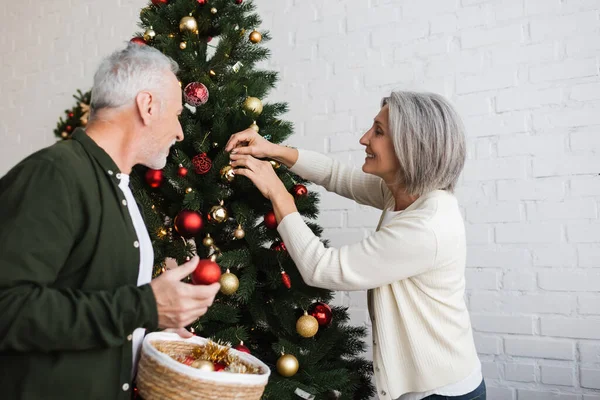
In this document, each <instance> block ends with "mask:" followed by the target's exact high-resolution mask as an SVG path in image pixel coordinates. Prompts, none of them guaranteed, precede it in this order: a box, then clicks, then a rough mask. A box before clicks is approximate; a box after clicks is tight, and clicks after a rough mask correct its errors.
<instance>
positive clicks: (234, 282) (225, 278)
mask: <svg viewBox="0 0 600 400" xmlns="http://www.w3.org/2000/svg"><path fill="white" fill-rule="evenodd" d="M219 283H220V284H221V293H223V294H224V295H227V296H230V295H232V294H234V293H235V292H236V291H237V290H238V288H239V287H240V281H239V279H238V277H237V276H235V274H232V273H231V272H230V271H229V269H228V270H227V272H225V273H224V274H223V275H221V279H219Z"/></svg>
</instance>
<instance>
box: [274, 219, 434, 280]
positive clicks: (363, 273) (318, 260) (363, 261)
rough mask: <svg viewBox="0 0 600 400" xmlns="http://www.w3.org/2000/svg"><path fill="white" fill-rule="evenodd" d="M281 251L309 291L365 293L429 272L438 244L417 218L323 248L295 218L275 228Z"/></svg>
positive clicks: (394, 223)
mask: <svg viewBox="0 0 600 400" xmlns="http://www.w3.org/2000/svg"><path fill="white" fill-rule="evenodd" d="M277 229H278V231H279V234H280V235H281V237H282V239H283V241H284V243H285V245H286V248H287V250H288V252H289V254H290V256H291V257H292V259H293V260H294V262H295V263H296V266H297V267H298V270H299V271H300V274H301V275H302V278H303V279H304V281H305V282H306V284H307V285H309V286H315V287H319V288H325V289H329V290H348V291H353V290H365V289H373V288H376V287H380V286H383V285H386V284H389V283H392V282H395V281H399V280H402V279H406V278H409V277H411V276H415V275H418V274H421V273H423V272H426V271H428V270H431V269H433V268H434V265H435V258H436V252H437V241H436V236H435V233H434V231H433V230H432V229H431V228H430V227H429V226H428V224H427V221H426V220H424V219H421V218H411V217H409V218H404V217H400V218H398V217H397V218H394V219H393V220H392V221H391V222H390V223H389V224H388V225H386V226H384V227H382V228H381V229H380V230H379V231H377V232H375V233H373V234H372V235H370V236H369V237H367V238H365V239H363V240H362V241H360V242H358V243H354V244H351V245H348V246H343V247H341V248H339V249H336V248H326V247H325V246H324V245H323V243H322V242H321V241H320V240H319V238H318V237H317V236H316V235H314V234H313V232H312V231H311V230H310V228H309V227H308V226H307V225H306V223H305V222H304V220H303V219H302V217H301V216H300V214H299V213H297V212H296V213H292V214H289V215H287V216H286V217H285V218H284V219H283V220H282V221H281V223H280V224H279V226H278V227H277Z"/></svg>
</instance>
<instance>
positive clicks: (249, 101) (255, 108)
mask: <svg viewBox="0 0 600 400" xmlns="http://www.w3.org/2000/svg"><path fill="white" fill-rule="evenodd" d="M244 110H246V111H248V112H250V113H253V114H256V115H260V113H261V112H262V110H263V104H262V101H260V99H259V98H257V97H247V98H246V100H245V101H244Z"/></svg>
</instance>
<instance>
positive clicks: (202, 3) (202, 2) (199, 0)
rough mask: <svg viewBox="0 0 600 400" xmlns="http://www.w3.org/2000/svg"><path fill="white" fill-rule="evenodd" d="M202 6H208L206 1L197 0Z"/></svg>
mask: <svg viewBox="0 0 600 400" xmlns="http://www.w3.org/2000/svg"><path fill="white" fill-rule="evenodd" d="M196 1H197V2H198V4H200V5H201V6H203V5H205V4H206V0H196Z"/></svg>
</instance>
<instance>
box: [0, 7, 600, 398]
mask: <svg viewBox="0 0 600 400" xmlns="http://www.w3.org/2000/svg"><path fill="white" fill-rule="evenodd" d="M256 1H257V4H258V6H259V9H258V10H259V12H260V13H261V16H262V17H263V20H264V25H263V27H264V28H266V29H269V30H270V31H271V33H272V35H273V37H274V40H273V41H272V42H271V43H270V48H271V50H272V54H273V57H272V60H271V61H270V62H269V63H268V64H267V65H266V66H267V67H268V68H271V69H274V70H277V71H280V73H281V82H280V86H279V88H278V89H277V90H276V91H275V93H273V94H272V96H271V98H272V99H273V100H282V101H287V102H289V104H290V113H289V114H288V116H287V118H288V119H289V120H291V121H293V122H294V123H295V126H296V133H297V134H296V136H295V137H293V138H292V139H291V140H290V143H291V144H293V145H296V146H299V147H304V148H309V149H312V150H318V151H322V152H326V153H329V154H331V156H333V157H335V158H337V159H340V160H344V161H345V162H350V163H353V164H359V163H360V159H361V157H362V153H361V151H362V150H361V149H362V148H361V146H360V145H359V144H358V138H359V136H360V134H361V133H362V132H363V131H364V130H365V129H367V128H368V126H369V125H370V123H371V120H372V118H373V116H374V115H375V114H376V113H377V111H378V106H379V100H380V98H381V97H382V96H384V95H386V94H387V93H388V92H389V90H390V89H393V88H405V89H415V90H432V91H436V92H439V93H442V94H444V95H446V96H448V97H449V98H450V99H452V101H453V102H454V103H455V104H456V105H457V107H458V109H459V110H460V113H461V114H462V115H463V117H464V120H465V124H466V126H467V128H468V137H469V159H468V162H467V165H466V168H465V172H464V174H463V177H462V179H461V185H460V188H459V190H458V192H457V195H458V197H459V200H460V202H461V205H462V207H463V211H464V215H465V220H466V224H467V237H468V241H469V256H468V265H467V286H468V293H467V298H468V300H469V305H470V308H471V310H472V319H473V327H474V329H475V340H476V344H477V348H478V351H479V353H480V355H481V358H482V361H483V371H484V374H485V375H486V378H487V383H488V388H489V389H488V398H489V399H491V400H504V399H507V400H600V296H599V295H598V292H599V290H600V275H599V274H600V244H599V242H600V221H598V204H599V201H600V178H599V177H598V174H599V173H600V156H599V154H598V152H600V139H599V138H600V135H599V134H600V78H599V76H598V65H599V63H600V60H599V54H600V37H599V34H600V20H599V11H600V0H419V1H413V0H326V1H322V0H321V1H317V0H302V1H299V0H278V1H271V0H256ZM145 3H146V2H145V1H144V0H105V1H102V2H98V1H92V0H78V1H77V2H72V1H69V0H55V1H53V2H44V3H43V4H41V5H39V4H34V3H33V2H32V1H31V0H25V1H21V2H15V1H13V2H8V1H6V2H1V4H0V22H1V23H0V52H1V54H2V60H3V62H2V63H1V64H0V73H1V74H0V76H3V78H2V81H1V82H2V84H1V91H2V93H3V96H2V97H1V98H0V116H1V118H0V140H1V142H0V143H1V145H0V174H3V173H4V172H6V171H7V170H8V168H9V167H10V166H12V165H13V164H15V163H16V162H17V161H18V160H20V159H21V158H23V157H24V156H25V155H27V154H29V153H31V152H32V151H34V150H36V149H38V148H41V147H43V146H45V145H48V144H50V143H52V142H53V141H54V139H53V136H52V133H51V131H52V129H53V128H54V123H55V121H56V119H57V117H58V116H59V115H60V114H61V112H62V111H63V110H64V108H66V107H68V106H70V105H71V104H72V100H71V98H70V95H71V94H72V93H73V92H74V91H75V89H76V88H83V89H86V88H88V87H89V85H90V81H91V73H92V71H93V69H94V67H95V65H96V64H97V62H98V60H99V58H100V56H101V55H104V54H106V53H107V52H109V51H110V50H111V49H113V48H115V47H117V46H120V45H121V43H123V42H124V41H125V40H127V39H128V38H129V37H130V35H131V33H132V32H133V31H135V30H136V29H137V28H136V22H137V18H138V15H139V9H140V8H141V7H142V6H144V5H145ZM67 9H68V10H69V13H68V18H67V14H65V13H64V10H67ZM23 21H26V22H25V23H24V22H23ZM107 21H110V27H109V26H108V24H106V22H107ZM84 43H85V45H84ZM89 43H91V44H89ZM33 111H34V112H33ZM25 116H27V118H28V121H29V123H28V124H27V125H26V126H24V124H23V122H24V117H25ZM312 190H318V189H316V188H314V187H313V188H312ZM320 192H321V193H323V191H322V190H321V191H320ZM321 209H322V213H321V218H320V222H321V224H322V225H323V227H324V228H325V236H326V237H328V238H329V239H331V241H332V245H334V246H342V245H344V244H346V243H350V242H354V241H356V240H360V239H361V238H362V237H364V236H365V235H367V234H368V233H369V232H371V231H372V230H373V228H374V224H375V223H376V220H377V217H378V214H377V212H375V211H373V210H370V209H368V208H365V207H359V206H357V205H355V204H354V203H352V202H351V201H347V200H342V199H340V198H339V197H337V196H335V195H332V194H327V193H324V194H323V201H322V207H321ZM336 298H337V300H336V301H337V303H338V304H344V305H347V306H349V307H350V312H351V316H352V319H353V322H354V323H355V324H365V325H367V326H368V325H369V322H368V319H367V313H366V304H365V301H364V294H363V293H352V294H343V293H341V294H339V295H338V296H336Z"/></svg>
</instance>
